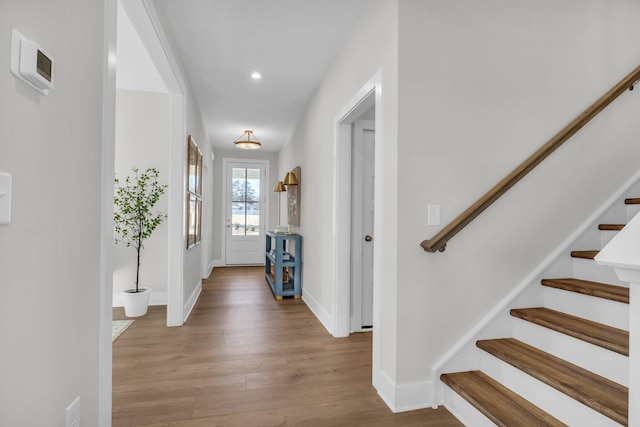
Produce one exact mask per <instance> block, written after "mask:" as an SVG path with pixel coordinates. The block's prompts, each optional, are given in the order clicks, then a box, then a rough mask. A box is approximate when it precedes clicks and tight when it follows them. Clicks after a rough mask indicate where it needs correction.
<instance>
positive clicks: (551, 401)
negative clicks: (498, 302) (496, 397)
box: [480, 353, 620, 427]
mask: <svg viewBox="0 0 640 427" xmlns="http://www.w3.org/2000/svg"><path fill="white" fill-rule="evenodd" d="M480 363H481V370H482V371H483V372H484V373H486V374H487V375H489V376H490V377H492V378H493V379H495V380H497V381H499V382H500V383H501V384H503V385H504V386H506V387H508V388H509V389H511V390H513V391H514V392H516V393H517V394H519V395H520V396H522V397H524V398H525V399H527V400H528V401H529V402H531V403H533V404H534V405H536V406H538V407H539V408H540V409H542V410H543V411H545V412H547V413H549V414H550V415H552V416H554V417H555V418H557V419H558V420H560V421H562V422H563V423H565V424H567V425H569V426H589V427H605V426H607V427H610V426H620V424H619V423H617V422H615V421H613V420H612V419H610V418H608V417H606V416H604V415H602V414H601V413H599V412H596V411H594V410H593V409H591V408H589V407H587V406H585V405H584V404H582V403H580V402H578V401H577V400H574V399H572V398H571V397H569V396H567V395H566V394H564V393H562V392H560V391H558V390H556V389H554V388H553V387H550V386H548V385H546V384H544V383H543V382H541V381H538V380H537V379H535V378H533V377H532V376H530V375H528V374H526V373H524V372H522V371H521V370H519V369H516V368H514V367H513V366H511V365H509V364H507V363H504V362H502V361H501V360H499V359H497V358H495V357H493V356H491V355H490V354H488V353H485V356H484V357H482V358H481V362H480Z"/></svg>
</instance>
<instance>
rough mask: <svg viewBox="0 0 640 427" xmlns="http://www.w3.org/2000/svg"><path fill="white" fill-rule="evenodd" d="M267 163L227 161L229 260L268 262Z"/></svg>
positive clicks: (226, 209) (226, 206) (249, 262)
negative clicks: (265, 248) (266, 237)
mask: <svg viewBox="0 0 640 427" xmlns="http://www.w3.org/2000/svg"><path fill="white" fill-rule="evenodd" d="M266 182H267V180H266V164H265V163H263V162H251V161H247V162H227V164H226V180H225V186H226V203H225V212H226V216H225V218H226V219H225V264H227V265H246V264H264V242H265V240H264V239H265V222H266V221H265V212H266V204H265V199H266V197H265V191H266Z"/></svg>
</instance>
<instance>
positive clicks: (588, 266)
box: [547, 248, 624, 285]
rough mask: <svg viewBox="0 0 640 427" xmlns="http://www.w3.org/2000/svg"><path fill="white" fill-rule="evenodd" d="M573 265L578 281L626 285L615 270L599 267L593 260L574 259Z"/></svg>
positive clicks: (574, 275) (574, 274)
mask: <svg viewBox="0 0 640 427" xmlns="http://www.w3.org/2000/svg"><path fill="white" fill-rule="evenodd" d="M590 249H593V248H590ZM572 264H573V277H574V278H576V279H583V280H590V281H592V282H600V283H607V284H609V285H624V283H623V282H621V281H620V280H619V279H618V276H616V273H615V272H614V271H613V268H609V267H602V266H599V265H598V264H596V262H595V261H594V260H592V259H582V258H573V262H572ZM547 277H548V276H547Z"/></svg>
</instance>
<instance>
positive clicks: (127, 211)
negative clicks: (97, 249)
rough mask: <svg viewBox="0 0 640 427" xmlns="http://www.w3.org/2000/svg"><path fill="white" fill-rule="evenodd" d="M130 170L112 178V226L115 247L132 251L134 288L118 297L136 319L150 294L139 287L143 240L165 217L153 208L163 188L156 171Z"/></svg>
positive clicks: (142, 312)
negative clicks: (131, 173) (134, 276)
mask: <svg viewBox="0 0 640 427" xmlns="http://www.w3.org/2000/svg"><path fill="white" fill-rule="evenodd" d="M132 171H133V176H127V177H126V178H125V179H124V180H120V179H119V178H117V177H116V178H115V179H114V183H115V194H114V199H113V204H114V208H115V213H114V216H113V223H114V229H115V232H116V234H117V236H116V239H115V240H116V244H118V243H123V244H125V245H126V246H127V247H133V248H134V249H135V250H136V256H137V260H136V287H135V288H134V289H127V290H124V291H122V296H123V299H124V311H125V314H126V315H127V316H128V317H138V316H144V315H145V314H147V309H148V306H149V297H150V295H151V289H150V288H141V287H139V279H140V253H141V251H142V249H143V248H144V241H145V240H146V239H148V238H149V237H151V234H152V233H153V231H154V230H155V229H156V228H157V227H158V226H159V225H160V224H161V223H162V221H164V220H165V219H166V218H167V215H166V214H164V213H161V212H158V211H154V209H153V208H154V206H155V205H156V203H157V202H158V200H159V199H160V196H162V195H163V194H164V192H165V189H166V188H167V186H166V185H162V184H160V183H159V182H158V175H159V172H158V170H157V169H155V168H148V169H147V170H146V171H144V172H139V171H138V168H133V169H132Z"/></svg>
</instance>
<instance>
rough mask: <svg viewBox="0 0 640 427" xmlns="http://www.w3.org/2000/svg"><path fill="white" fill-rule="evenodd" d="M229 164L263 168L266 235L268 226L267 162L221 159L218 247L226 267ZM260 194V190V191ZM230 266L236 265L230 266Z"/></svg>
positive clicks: (260, 160)
mask: <svg viewBox="0 0 640 427" xmlns="http://www.w3.org/2000/svg"><path fill="white" fill-rule="evenodd" d="M229 163H247V164H252V163H253V164H259V165H262V166H264V171H265V175H264V184H265V185H264V209H265V211H264V232H265V233H266V231H267V228H268V224H269V182H270V181H269V163H270V162H269V160H264V159H242V158H235V157H223V158H222V171H221V172H222V191H221V193H222V200H221V203H220V204H221V205H222V207H221V215H220V218H221V222H220V230H221V234H220V235H221V236H222V239H220V240H221V242H220V247H221V249H222V252H220V254H221V256H222V257H223V260H222V265H227V230H226V228H227V196H228V195H229V192H228V191H227V189H228V185H227V184H228V183H227V166H228V164H229ZM261 194H262V189H261ZM263 237H264V236H263ZM230 265H238V264H230Z"/></svg>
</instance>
